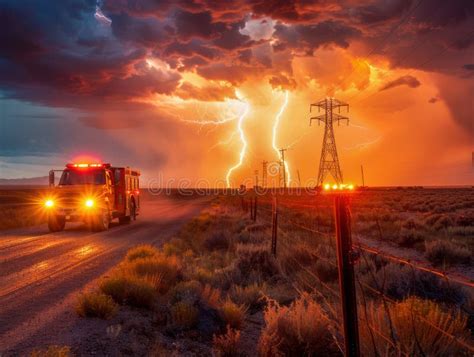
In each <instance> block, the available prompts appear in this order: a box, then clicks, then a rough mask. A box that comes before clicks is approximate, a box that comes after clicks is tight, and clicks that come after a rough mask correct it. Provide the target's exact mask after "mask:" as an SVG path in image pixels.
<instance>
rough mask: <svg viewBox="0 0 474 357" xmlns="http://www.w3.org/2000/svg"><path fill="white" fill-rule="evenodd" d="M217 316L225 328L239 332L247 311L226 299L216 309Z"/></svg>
mask: <svg viewBox="0 0 474 357" xmlns="http://www.w3.org/2000/svg"><path fill="white" fill-rule="evenodd" d="M218 312H219V316H220V318H221V319H222V321H223V322H224V324H225V325H226V326H227V325H228V326H230V327H231V328H234V329H238V330H240V329H241V328H242V326H243V324H244V321H245V315H246V312H247V309H246V307H245V306H243V305H237V304H236V303H234V302H233V301H232V300H230V299H227V300H225V301H224V302H222V304H221V306H219V307H218Z"/></svg>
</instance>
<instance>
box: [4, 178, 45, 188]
mask: <svg viewBox="0 0 474 357" xmlns="http://www.w3.org/2000/svg"><path fill="white" fill-rule="evenodd" d="M48 182H49V180H48V176H41V177H29V178H15V179H2V178H0V186H21V185H28V186H47V185H48Z"/></svg>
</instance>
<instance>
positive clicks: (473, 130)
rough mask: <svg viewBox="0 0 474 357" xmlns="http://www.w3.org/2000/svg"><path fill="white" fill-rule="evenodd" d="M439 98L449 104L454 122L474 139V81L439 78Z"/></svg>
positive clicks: (446, 77)
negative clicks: (473, 99)
mask: <svg viewBox="0 0 474 357" xmlns="http://www.w3.org/2000/svg"><path fill="white" fill-rule="evenodd" d="M436 81H437V84H438V90H439V97H440V99H442V100H443V102H444V103H446V104H447V106H448V108H449V110H450V112H451V114H452V116H453V118H454V121H455V122H456V123H457V124H458V125H459V126H460V127H461V128H462V129H464V130H465V132H466V135H467V136H468V137H469V138H470V139H471V140H472V138H474V120H473V116H474V104H473V101H472V98H473V97H474V81H472V80H470V79H461V80H459V79H457V78H453V77H448V76H438V78H437V80H436Z"/></svg>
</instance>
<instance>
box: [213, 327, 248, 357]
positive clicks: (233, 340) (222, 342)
mask: <svg viewBox="0 0 474 357" xmlns="http://www.w3.org/2000/svg"><path fill="white" fill-rule="evenodd" d="M239 343H240V331H238V330H233V329H231V328H230V326H227V331H226V333H224V334H222V335H218V336H216V335H214V337H213V339H212V345H213V352H214V355H215V356H217V357H235V356H242V355H243V354H242V353H241V352H240V351H239Z"/></svg>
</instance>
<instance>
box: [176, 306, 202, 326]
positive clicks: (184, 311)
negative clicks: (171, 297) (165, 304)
mask: <svg viewBox="0 0 474 357" xmlns="http://www.w3.org/2000/svg"><path fill="white" fill-rule="evenodd" d="M198 319H199V310H198V309H197V308H196V307H195V306H194V305H192V304H190V303H188V302H183V301H179V302H177V303H176V304H174V305H172V306H171V320H172V322H173V325H174V326H175V327H179V328H183V329H189V328H192V327H194V326H196V325H197V323H198Z"/></svg>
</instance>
